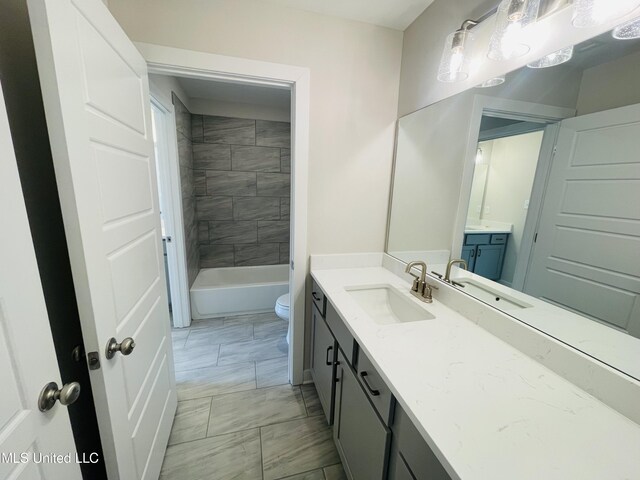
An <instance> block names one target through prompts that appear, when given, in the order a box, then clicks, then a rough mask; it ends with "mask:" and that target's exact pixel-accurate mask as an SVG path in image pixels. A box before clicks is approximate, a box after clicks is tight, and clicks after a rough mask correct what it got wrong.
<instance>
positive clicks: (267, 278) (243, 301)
mask: <svg viewBox="0 0 640 480" xmlns="http://www.w3.org/2000/svg"><path fill="white" fill-rule="evenodd" d="M288 291H289V265H270V266H264V267H229V268H205V269H202V270H200V273H198V276H197V277H196V280H195V282H193V286H192V287H191V317H192V318H193V319H194V320H200V319H203V318H211V317H223V316H228V315H242V314H245V313H258V312H268V311H272V310H274V308H275V305H276V300H277V299H278V297H279V296H280V295H283V294H285V293H287V292H288Z"/></svg>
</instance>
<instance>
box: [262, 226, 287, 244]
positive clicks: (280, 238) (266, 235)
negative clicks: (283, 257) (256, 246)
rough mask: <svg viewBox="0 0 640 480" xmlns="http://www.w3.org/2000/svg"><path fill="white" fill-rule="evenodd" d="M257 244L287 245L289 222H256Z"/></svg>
mask: <svg viewBox="0 0 640 480" xmlns="http://www.w3.org/2000/svg"><path fill="white" fill-rule="evenodd" d="M258 242H259V243H272V242H273V243H287V242H289V221H288V220H278V221H262V220H261V221H258Z"/></svg>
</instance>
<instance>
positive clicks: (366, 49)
mask: <svg viewBox="0 0 640 480" xmlns="http://www.w3.org/2000/svg"><path fill="white" fill-rule="evenodd" d="M109 7H110V9H111V11H112V13H113V15H114V16H115V17H116V19H117V20H118V21H119V22H120V24H121V25H122V27H123V28H124V30H125V31H126V33H127V35H129V37H131V38H132V39H133V40H135V41H141V42H147V43H156V44H160V45H167V46H172V47H177V48H184V49H191V50H199V51H204V52H210V53H218V54H222V55H230V56H238V57H245V58H251V59H257V60H264V61H269V62H277V63H284V64H289V65H299V66H305V67H308V68H309V69H310V71H311V125H310V165H309V183H310V184H309V253H337V252H362V251H381V250H382V249H383V247H384V238H385V227H386V212H387V201H388V195H389V178H390V172H391V159H392V155H393V140H394V126H395V120H396V113H397V100H398V87H399V78H400V60H401V49H402V32H398V31H395V30H391V29H388V28H382V27H376V26H373V25H369V24H365V23H360V22H354V21H350V20H342V19H339V18H334V17H329V16H324V15H320V14H315V13H310V12H304V11H300V10H294V9H288V8H282V7H277V6H274V5H272V4H265V3H263V2H260V1H251V0H208V1H206V2H205V1H197V0H184V1H176V0H153V1H152V0H110V2H109Z"/></svg>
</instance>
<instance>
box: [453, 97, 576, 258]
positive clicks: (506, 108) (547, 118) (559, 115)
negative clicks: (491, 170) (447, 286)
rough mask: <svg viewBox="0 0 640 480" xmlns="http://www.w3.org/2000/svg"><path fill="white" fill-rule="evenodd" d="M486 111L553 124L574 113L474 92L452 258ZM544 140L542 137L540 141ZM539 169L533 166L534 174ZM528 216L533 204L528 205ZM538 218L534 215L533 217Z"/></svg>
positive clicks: (461, 239) (457, 246)
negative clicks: (481, 124) (534, 168)
mask: <svg viewBox="0 0 640 480" xmlns="http://www.w3.org/2000/svg"><path fill="white" fill-rule="evenodd" d="M485 113H490V114H491V115H493V116H500V117H504V118H514V119H519V120H526V121H529V122H537V123H546V124H552V123H557V122H560V121H561V120H564V119H565V118H569V117H573V116H575V114H576V111H575V109H572V108H565V107H555V106H552V105H543V104H540V103H531V102H523V101H520V100H509V99H505V98H498V97H489V96H486V95H476V96H475V98H474V100H473V110H472V113H471V120H470V122H469V132H468V136H467V148H466V153H465V159H464V167H463V173H462V184H461V186H460V196H459V199H458V209H457V212H456V219H455V223H454V225H453V237H452V244H451V258H460V254H461V252H462V246H463V244H464V227H465V225H466V223H467V211H468V209H469V199H470V197H471V185H472V183H473V172H474V169H475V159H476V153H477V150H478V142H479V141H480V122H481V121H482V116H483V115H484V114H485ZM543 143H544V141H543ZM537 175H538V170H537V169H536V178H537ZM529 209H530V210H529V212H528V213H527V220H529V215H531V214H532V210H535V209H536V206H535V205H532V204H530V205H529ZM532 218H537V217H532Z"/></svg>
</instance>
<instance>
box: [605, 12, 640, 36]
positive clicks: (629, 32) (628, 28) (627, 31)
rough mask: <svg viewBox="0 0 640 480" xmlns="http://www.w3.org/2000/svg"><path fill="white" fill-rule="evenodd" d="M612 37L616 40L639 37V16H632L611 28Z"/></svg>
mask: <svg viewBox="0 0 640 480" xmlns="http://www.w3.org/2000/svg"><path fill="white" fill-rule="evenodd" d="M612 35H613V38H617V39H618V40H633V39H635V38H640V17H638V18H634V19H633V20H630V21H628V22H626V23H623V24H622V25H618V26H617V27H616V28H614V29H613V34H612Z"/></svg>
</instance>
